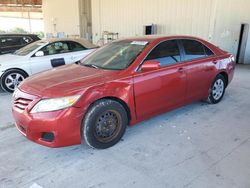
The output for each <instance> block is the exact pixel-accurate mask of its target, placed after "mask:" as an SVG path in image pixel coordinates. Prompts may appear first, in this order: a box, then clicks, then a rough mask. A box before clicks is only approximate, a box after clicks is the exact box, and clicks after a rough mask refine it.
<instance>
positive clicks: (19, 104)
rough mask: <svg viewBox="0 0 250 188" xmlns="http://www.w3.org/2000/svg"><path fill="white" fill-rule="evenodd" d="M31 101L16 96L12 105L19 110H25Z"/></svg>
mask: <svg viewBox="0 0 250 188" xmlns="http://www.w3.org/2000/svg"><path fill="white" fill-rule="evenodd" d="M30 102H32V100H30V99H24V98H17V99H15V100H14V106H15V107H16V108H18V109H20V110H25V108H26V107H27V106H28V105H29V104H30Z"/></svg>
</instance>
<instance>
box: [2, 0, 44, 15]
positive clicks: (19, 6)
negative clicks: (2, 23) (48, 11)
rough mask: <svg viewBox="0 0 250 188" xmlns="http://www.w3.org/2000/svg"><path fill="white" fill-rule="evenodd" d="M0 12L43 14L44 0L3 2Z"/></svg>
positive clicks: (11, 0) (5, 0)
mask: <svg viewBox="0 0 250 188" xmlns="http://www.w3.org/2000/svg"><path fill="white" fill-rule="evenodd" d="M0 12H42V0H1V1H0Z"/></svg>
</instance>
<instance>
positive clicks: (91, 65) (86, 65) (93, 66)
mask: <svg viewBox="0 0 250 188" xmlns="http://www.w3.org/2000/svg"><path fill="white" fill-rule="evenodd" d="M83 65H84V66H85V67H92V68H95V69H99V68H100V67H98V66H96V65H94V64H83Z"/></svg>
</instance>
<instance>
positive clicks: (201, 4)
mask: <svg viewBox="0 0 250 188" xmlns="http://www.w3.org/2000/svg"><path fill="white" fill-rule="evenodd" d="M151 23H154V24H157V25H158V34H166V35H194V36H198V37H201V38H204V39H206V40H208V41H210V42H212V43H214V44H216V45H217V46H220V47H221V48H222V49H224V50H227V51H230V52H232V53H234V54H235V55H236V52H237V47H238V39H239V33H240V27H241V24H242V23H250V1H249V0H237V1H236V0H206V1H205V0H175V1H173V0H92V31H93V41H94V42H97V41H98V40H99V39H100V38H101V37H102V36H101V35H102V32H103V31H109V32H118V33H119V36H120V38H121V37H128V36H137V35H138V36H140V35H142V34H143V25H146V24H151Z"/></svg>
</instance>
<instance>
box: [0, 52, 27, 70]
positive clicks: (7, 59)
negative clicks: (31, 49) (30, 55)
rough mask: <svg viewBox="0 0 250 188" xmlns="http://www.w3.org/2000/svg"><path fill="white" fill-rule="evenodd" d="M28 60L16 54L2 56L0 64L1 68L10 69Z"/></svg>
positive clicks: (0, 56)
mask: <svg viewBox="0 0 250 188" xmlns="http://www.w3.org/2000/svg"><path fill="white" fill-rule="evenodd" d="M26 58H27V57H26V56H20V55H15V54H4V55H0V64H1V66H0V68H2V67H3V68H5V67H9V66H11V65H13V64H16V63H18V62H20V61H23V60H25V59H26Z"/></svg>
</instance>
